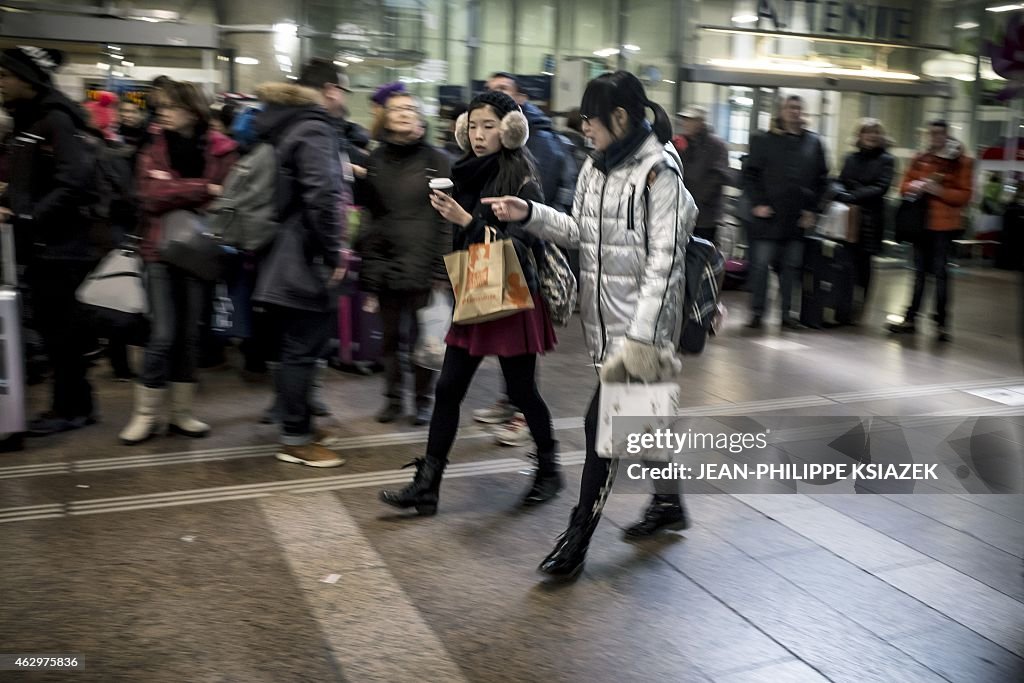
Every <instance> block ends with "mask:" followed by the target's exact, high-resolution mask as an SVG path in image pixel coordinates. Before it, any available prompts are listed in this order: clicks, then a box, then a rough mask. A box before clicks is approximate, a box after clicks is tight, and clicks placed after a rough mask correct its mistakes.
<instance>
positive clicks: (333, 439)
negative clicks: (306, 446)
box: [313, 427, 345, 448]
mask: <svg viewBox="0 0 1024 683" xmlns="http://www.w3.org/2000/svg"><path fill="white" fill-rule="evenodd" d="M344 439H345V437H344V436H342V435H341V434H340V433H339V432H336V431H334V430H333V429H328V428H326V427H320V428H318V429H314V430H313V443H315V444H318V445H320V446H323V447H324V448H338V447H339V446H341V445H342V443H343V442H344Z"/></svg>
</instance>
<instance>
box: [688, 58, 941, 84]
mask: <svg viewBox="0 0 1024 683" xmlns="http://www.w3.org/2000/svg"><path fill="white" fill-rule="evenodd" d="M708 64H710V65H712V66H720V67H725V68H730V69H739V70H741V71H765V72H774V73H783V72H785V73H801V74H808V75H823V76H851V77H853V78H879V79H886V80H895V81H918V80H921V77H920V76H918V75H917V74H911V73H904V72H902V71H884V70H881V69H875V68H873V67H861V68H859V69H847V68H843V67H838V66H836V65H834V64H831V63H830V62H825V61H812V60H805V61H799V60H795V59H755V60H745V59H710V60H708Z"/></svg>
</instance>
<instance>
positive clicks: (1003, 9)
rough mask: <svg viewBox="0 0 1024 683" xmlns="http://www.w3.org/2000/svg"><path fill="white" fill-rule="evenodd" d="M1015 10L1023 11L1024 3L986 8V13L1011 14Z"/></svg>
mask: <svg viewBox="0 0 1024 683" xmlns="http://www.w3.org/2000/svg"><path fill="white" fill-rule="evenodd" d="M1016 9H1024V3H1019V2H1018V3H1016V4H1014V5H998V6H996V7H986V8H985V11H986V12H1012V11H1013V10H1016Z"/></svg>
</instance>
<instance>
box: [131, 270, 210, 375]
mask: <svg viewBox="0 0 1024 683" xmlns="http://www.w3.org/2000/svg"><path fill="white" fill-rule="evenodd" d="M146 292H147V295H148V296H149V315H150V334H149V343H148V344H146V355H145V360H144V362H143V370H142V377H141V381H142V383H143V384H144V385H146V386H147V387H150V388H152V389H159V388H160V387H163V386H166V385H167V383H168V382H195V381H196V362H197V356H198V344H199V317H200V316H201V315H202V313H203V297H204V293H205V287H204V286H203V283H202V282H201V281H200V280H198V279H197V278H195V277H193V276H192V275H190V274H189V273H187V272H186V271H184V270H182V269H181V268H177V267H175V266H172V265H169V264H166V263H150V264H147V265H146Z"/></svg>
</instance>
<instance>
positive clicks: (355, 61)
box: [345, 57, 366, 64]
mask: <svg viewBox="0 0 1024 683" xmlns="http://www.w3.org/2000/svg"><path fill="white" fill-rule="evenodd" d="M345 59H347V60H348V61H350V62H352V63H353V64H361V63H363V62H365V61H366V60H365V59H363V58H362V57H345Z"/></svg>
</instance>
